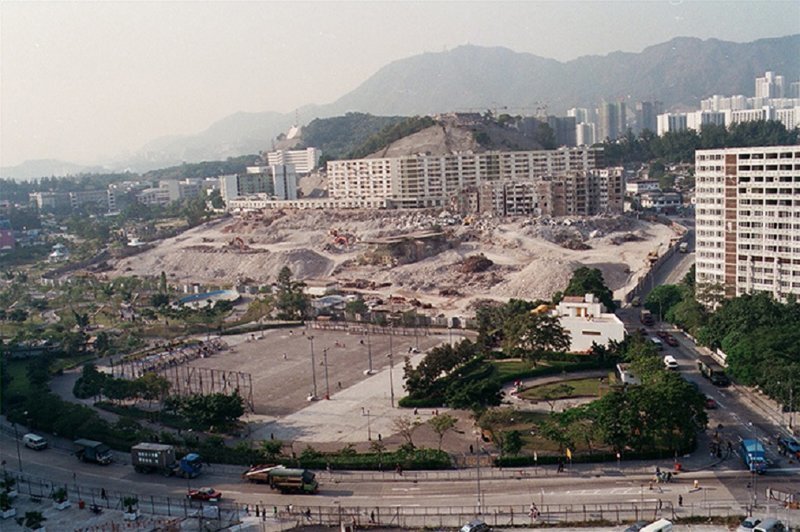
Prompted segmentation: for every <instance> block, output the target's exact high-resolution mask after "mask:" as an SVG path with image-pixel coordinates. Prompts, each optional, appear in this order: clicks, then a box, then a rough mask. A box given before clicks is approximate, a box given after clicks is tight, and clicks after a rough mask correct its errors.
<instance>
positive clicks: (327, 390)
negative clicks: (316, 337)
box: [322, 347, 331, 399]
mask: <svg viewBox="0 0 800 532" xmlns="http://www.w3.org/2000/svg"><path fill="white" fill-rule="evenodd" d="M322 363H323V364H324V365H325V399H330V398H331V386H330V383H329V382H328V348H327V347H326V348H325V349H323V350H322Z"/></svg>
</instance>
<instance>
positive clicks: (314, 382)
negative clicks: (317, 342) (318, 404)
mask: <svg viewBox="0 0 800 532" xmlns="http://www.w3.org/2000/svg"><path fill="white" fill-rule="evenodd" d="M308 341H309V342H310V343H311V383H312V385H313V392H312V394H311V398H312V399H316V398H317V368H316V361H315V359H314V336H308Z"/></svg>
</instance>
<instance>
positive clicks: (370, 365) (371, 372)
mask: <svg viewBox="0 0 800 532" xmlns="http://www.w3.org/2000/svg"><path fill="white" fill-rule="evenodd" d="M367 359H368V360H369V368H367V375H372V374H373V373H374V371H373V370H372V343H371V342H370V340H369V326H367Z"/></svg>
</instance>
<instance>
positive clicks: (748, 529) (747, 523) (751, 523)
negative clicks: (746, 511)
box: [736, 516, 762, 532]
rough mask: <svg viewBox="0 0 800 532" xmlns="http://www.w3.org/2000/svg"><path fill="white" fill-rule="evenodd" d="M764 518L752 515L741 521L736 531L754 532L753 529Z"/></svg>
mask: <svg viewBox="0 0 800 532" xmlns="http://www.w3.org/2000/svg"><path fill="white" fill-rule="evenodd" d="M761 521H762V519H761V518H760V517H756V516H751V517H748V518H746V519H745V520H744V521H742V522H741V524H740V525H739V527H738V528H737V529H736V532H752V530H753V529H754V528H755V527H756V526H758V524H759V523H761Z"/></svg>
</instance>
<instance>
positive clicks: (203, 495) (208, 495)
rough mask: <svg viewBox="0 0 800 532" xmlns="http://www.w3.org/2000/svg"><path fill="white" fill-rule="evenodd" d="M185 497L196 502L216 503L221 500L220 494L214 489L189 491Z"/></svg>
mask: <svg viewBox="0 0 800 532" xmlns="http://www.w3.org/2000/svg"><path fill="white" fill-rule="evenodd" d="M186 497H188V498H189V499H194V500H196V501H218V500H220V499H221V498H222V493H221V492H219V491H217V490H215V489H214V488H200V489H198V490H189V494H188V495H187V496H186Z"/></svg>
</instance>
